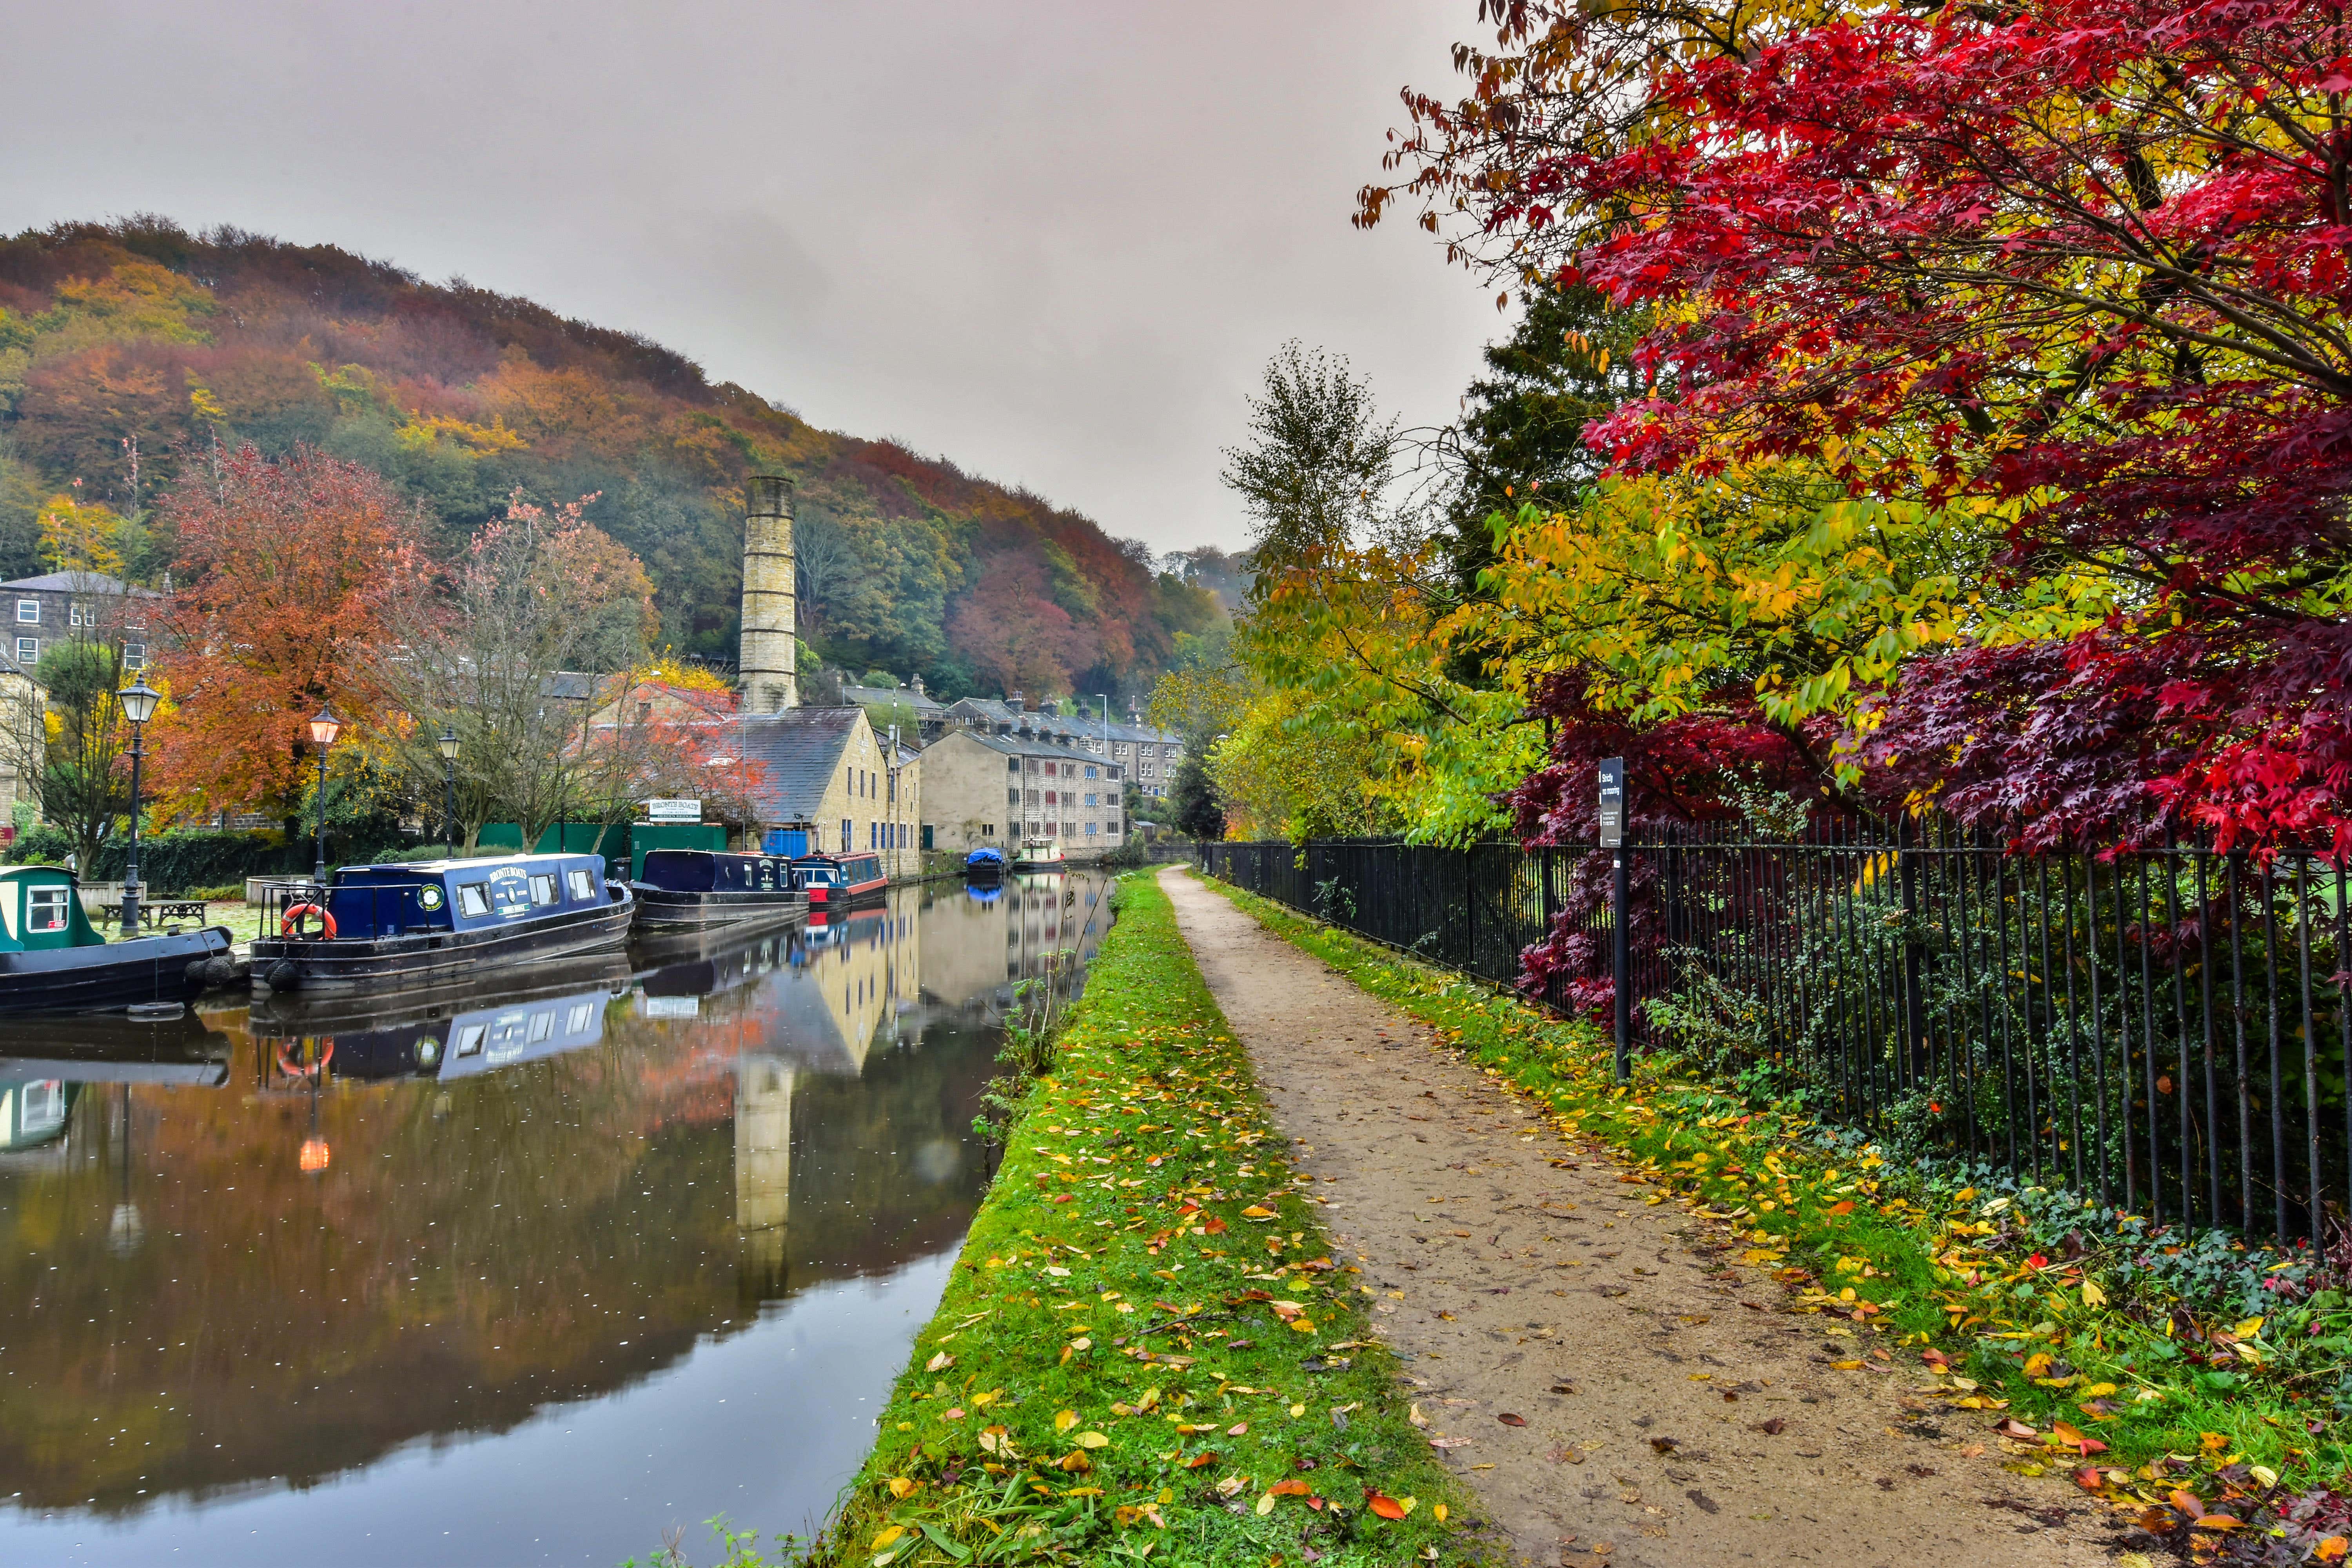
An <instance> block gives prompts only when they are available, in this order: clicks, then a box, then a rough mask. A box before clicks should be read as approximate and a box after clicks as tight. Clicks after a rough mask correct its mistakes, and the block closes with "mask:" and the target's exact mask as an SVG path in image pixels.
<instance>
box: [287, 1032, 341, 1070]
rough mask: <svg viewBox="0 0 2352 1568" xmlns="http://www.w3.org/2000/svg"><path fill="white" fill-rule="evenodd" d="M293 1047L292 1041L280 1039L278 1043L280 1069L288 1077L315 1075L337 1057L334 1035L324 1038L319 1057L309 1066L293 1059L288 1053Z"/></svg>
mask: <svg viewBox="0 0 2352 1568" xmlns="http://www.w3.org/2000/svg"><path fill="white" fill-rule="evenodd" d="M293 1049H294V1046H293V1043H292V1042H291V1041H287V1040H280V1041H279V1042H278V1071H279V1072H281V1073H284V1074H285V1075H286V1076H287V1077H288V1078H310V1077H313V1076H315V1075H316V1074H317V1073H318V1072H319V1071H320V1069H321V1068H324V1067H325V1066H326V1065H327V1064H328V1063H329V1062H331V1061H333V1060H334V1059H335V1037H333V1036H332V1035H330V1036H328V1037H326V1038H325V1039H324V1040H322V1041H320V1045H319V1059H318V1060H317V1061H314V1062H312V1063H310V1065H309V1066H307V1067H305V1066H304V1065H302V1064H301V1063H299V1062H297V1061H294V1060H292V1059H291V1058H289V1056H288V1055H287V1053H288V1052H289V1051H291V1050H293Z"/></svg>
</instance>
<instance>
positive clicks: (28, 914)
mask: <svg viewBox="0 0 2352 1568" xmlns="http://www.w3.org/2000/svg"><path fill="white" fill-rule="evenodd" d="M66 891H67V889H63V888H33V889H28V890H27V891H26V896H25V929H26V931H63V930H65V929H66Z"/></svg>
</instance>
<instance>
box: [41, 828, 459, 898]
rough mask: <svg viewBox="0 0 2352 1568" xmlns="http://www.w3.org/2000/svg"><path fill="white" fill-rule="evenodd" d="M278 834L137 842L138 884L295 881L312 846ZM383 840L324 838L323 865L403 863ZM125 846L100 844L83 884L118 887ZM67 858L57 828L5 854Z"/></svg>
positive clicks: (67, 840)
mask: <svg viewBox="0 0 2352 1568" xmlns="http://www.w3.org/2000/svg"><path fill="white" fill-rule="evenodd" d="M277 838H278V835H277V834H274V833H270V832H268V831H267V830H264V831H259V832H253V833H231V832H222V831H219V830H216V829H213V828H197V829H194V830H190V831H180V832H173V833H158V834H155V835H153V836H152V837H143V838H142V839H140V841H139V879H140V880H141V881H142V883H144V884H145V885H146V886H147V887H149V888H151V889H156V890H157V891H159V892H162V891H170V890H173V889H181V888H220V887H227V886H229V885H230V884H232V883H235V884H236V885H237V887H238V894H237V896H240V897H241V896H242V894H243V883H244V881H245V879H246V878H247V877H283V876H299V875H300V874H302V873H304V872H307V871H309V870H310V857H311V856H312V854H313V853H315V849H314V841H313V840H311V839H310V838H302V839H299V840H294V841H290V842H284V843H278V842H273V840H275V839H277ZM382 846H383V839H382V838H381V837H370V838H367V839H364V840H362V841H361V842H359V843H356V844H355V843H352V842H351V841H350V840H348V839H342V840H339V839H337V838H334V837H329V839H328V840H327V848H328V860H329V863H330V864H332V865H352V864H356V863H359V862H362V861H366V860H370V859H383V858H391V859H394V860H398V859H404V858H407V857H408V856H409V855H411V854H412V853H413V852H414V847H413V846H410V845H408V844H406V843H404V842H403V843H399V844H396V845H395V846H394V848H393V851H392V853H391V854H390V855H389V857H386V856H385V855H383V854H382V853H380V850H381V847H382ZM128 848H129V845H128V844H127V843H126V842H125V841H124V840H123V839H121V838H117V839H114V840H113V841H111V842H110V843H108V844H104V845H101V846H100V847H99V851H98V853H97V854H95V855H93V856H92V857H90V863H89V865H87V866H84V867H82V868H81V876H82V879H83V880H85V881H90V882H119V881H121V879H122V872H123V865H124V860H125V858H126V856H125V851H126V850H127V849H128ZM71 853H73V838H72V837H71V836H70V835H68V834H67V833H66V832H65V831H64V830H63V829H61V828H57V827H36V828H34V829H33V830H32V831H31V832H29V833H26V834H24V835H22V836H20V837H18V838H17V840H16V844H15V845H14V846H12V847H11V848H10V850H9V855H8V858H9V859H11V860H13V861H16V863H18V864H20V865H21V864H24V863H26V862H28V861H39V862H46V863H48V864H52V865H62V864H63V863H64V861H65V858H66V857H67V856H68V855H70V854H71Z"/></svg>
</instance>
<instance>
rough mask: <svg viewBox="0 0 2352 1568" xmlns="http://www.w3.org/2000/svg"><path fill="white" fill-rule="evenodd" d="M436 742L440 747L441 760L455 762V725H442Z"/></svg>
mask: <svg viewBox="0 0 2352 1568" xmlns="http://www.w3.org/2000/svg"><path fill="white" fill-rule="evenodd" d="M436 744H437V745H439V746H440V748H441V760H442V761H443V762H445V763H454V762H456V761H457V725H455V724H444V725H442V726H441V739H440V740H439V741H438V742H436Z"/></svg>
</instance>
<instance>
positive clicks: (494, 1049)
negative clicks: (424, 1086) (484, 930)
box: [249, 958, 628, 1079]
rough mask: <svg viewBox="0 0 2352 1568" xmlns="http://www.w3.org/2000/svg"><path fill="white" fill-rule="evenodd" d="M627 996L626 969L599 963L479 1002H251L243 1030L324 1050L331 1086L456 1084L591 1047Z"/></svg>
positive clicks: (448, 994) (405, 997) (466, 991)
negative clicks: (432, 1080) (616, 1003)
mask: <svg viewBox="0 0 2352 1568" xmlns="http://www.w3.org/2000/svg"><path fill="white" fill-rule="evenodd" d="M627 988H628V970H627V968H626V966H625V965H624V964H622V963H619V962H617V961H616V960H614V959H610V958H607V959H602V960H593V961H591V962H588V963H570V964H565V965H561V966H558V967H556V968H553V969H551V970H549V971H546V972H544V973H540V974H538V975H535V976H532V977H529V978H528V979H526V978H525V977H517V978H516V980H515V983H514V984H509V985H507V986H504V987H501V988H499V990H497V991H494V992H491V993H490V994H487V995H485V994H484V993H483V990H482V988H481V987H480V986H466V987H462V988H461V987H457V986H445V987H443V988H441V989H440V990H439V991H438V992H415V991H411V992H405V993H402V994H399V995H396V996H381V995H377V996H362V995H353V994H349V993H345V994H341V995H328V996H312V995H303V994H295V995H291V996H287V995H272V996H268V997H265V998H262V999H261V1000H259V1001H257V1002H256V1004H255V1005H254V1008H253V1012H252V1014H251V1016H250V1025H249V1026H250V1027H251V1029H252V1031H253V1035H254V1037H255V1038H256V1039H257V1040H262V1041H273V1042H279V1043H285V1042H291V1041H295V1040H306V1039H307V1040H317V1041H320V1042H324V1041H327V1040H332V1041H333V1042H334V1053H335V1054H334V1071H335V1076H336V1077H338V1078H352V1079H381V1078H401V1077H404V1076H406V1075H408V1074H411V1073H428V1074H429V1073H435V1072H437V1073H439V1074H440V1076H441V1077H443V1078H445V1079H447V1078H462V1077H467V1076H469V1075H471V1074H473V1073H477V1072H484V1071H488V1070H489V1069H491V1068H499V1067H505V1066H507V1065H508V1064H509V1063H511V1062H516V1061H522V1060H526V1059H528V1058H533V1057H543V1056H552V1055H554V1054H556V1053H557V1052H560V1051H568V1050H573V1049H576V1048H577V1047H581V1046H585V1045H590V1044H593V1042H594V1041H596V1040H597V1039H599V1038H601V1037H602V1036H603V1033H604V1005H605V1004H606V1003H607V1002H609V1001H611V1000H612V999H613V998H614V997H615V996H619V995H623V994H626V992H627ZM583 1006H584V1007H586V1008H587V1012H586V1014H584V1015H583V1013H582V1012H581V1009H582V1008H583Z"/></svg>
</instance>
